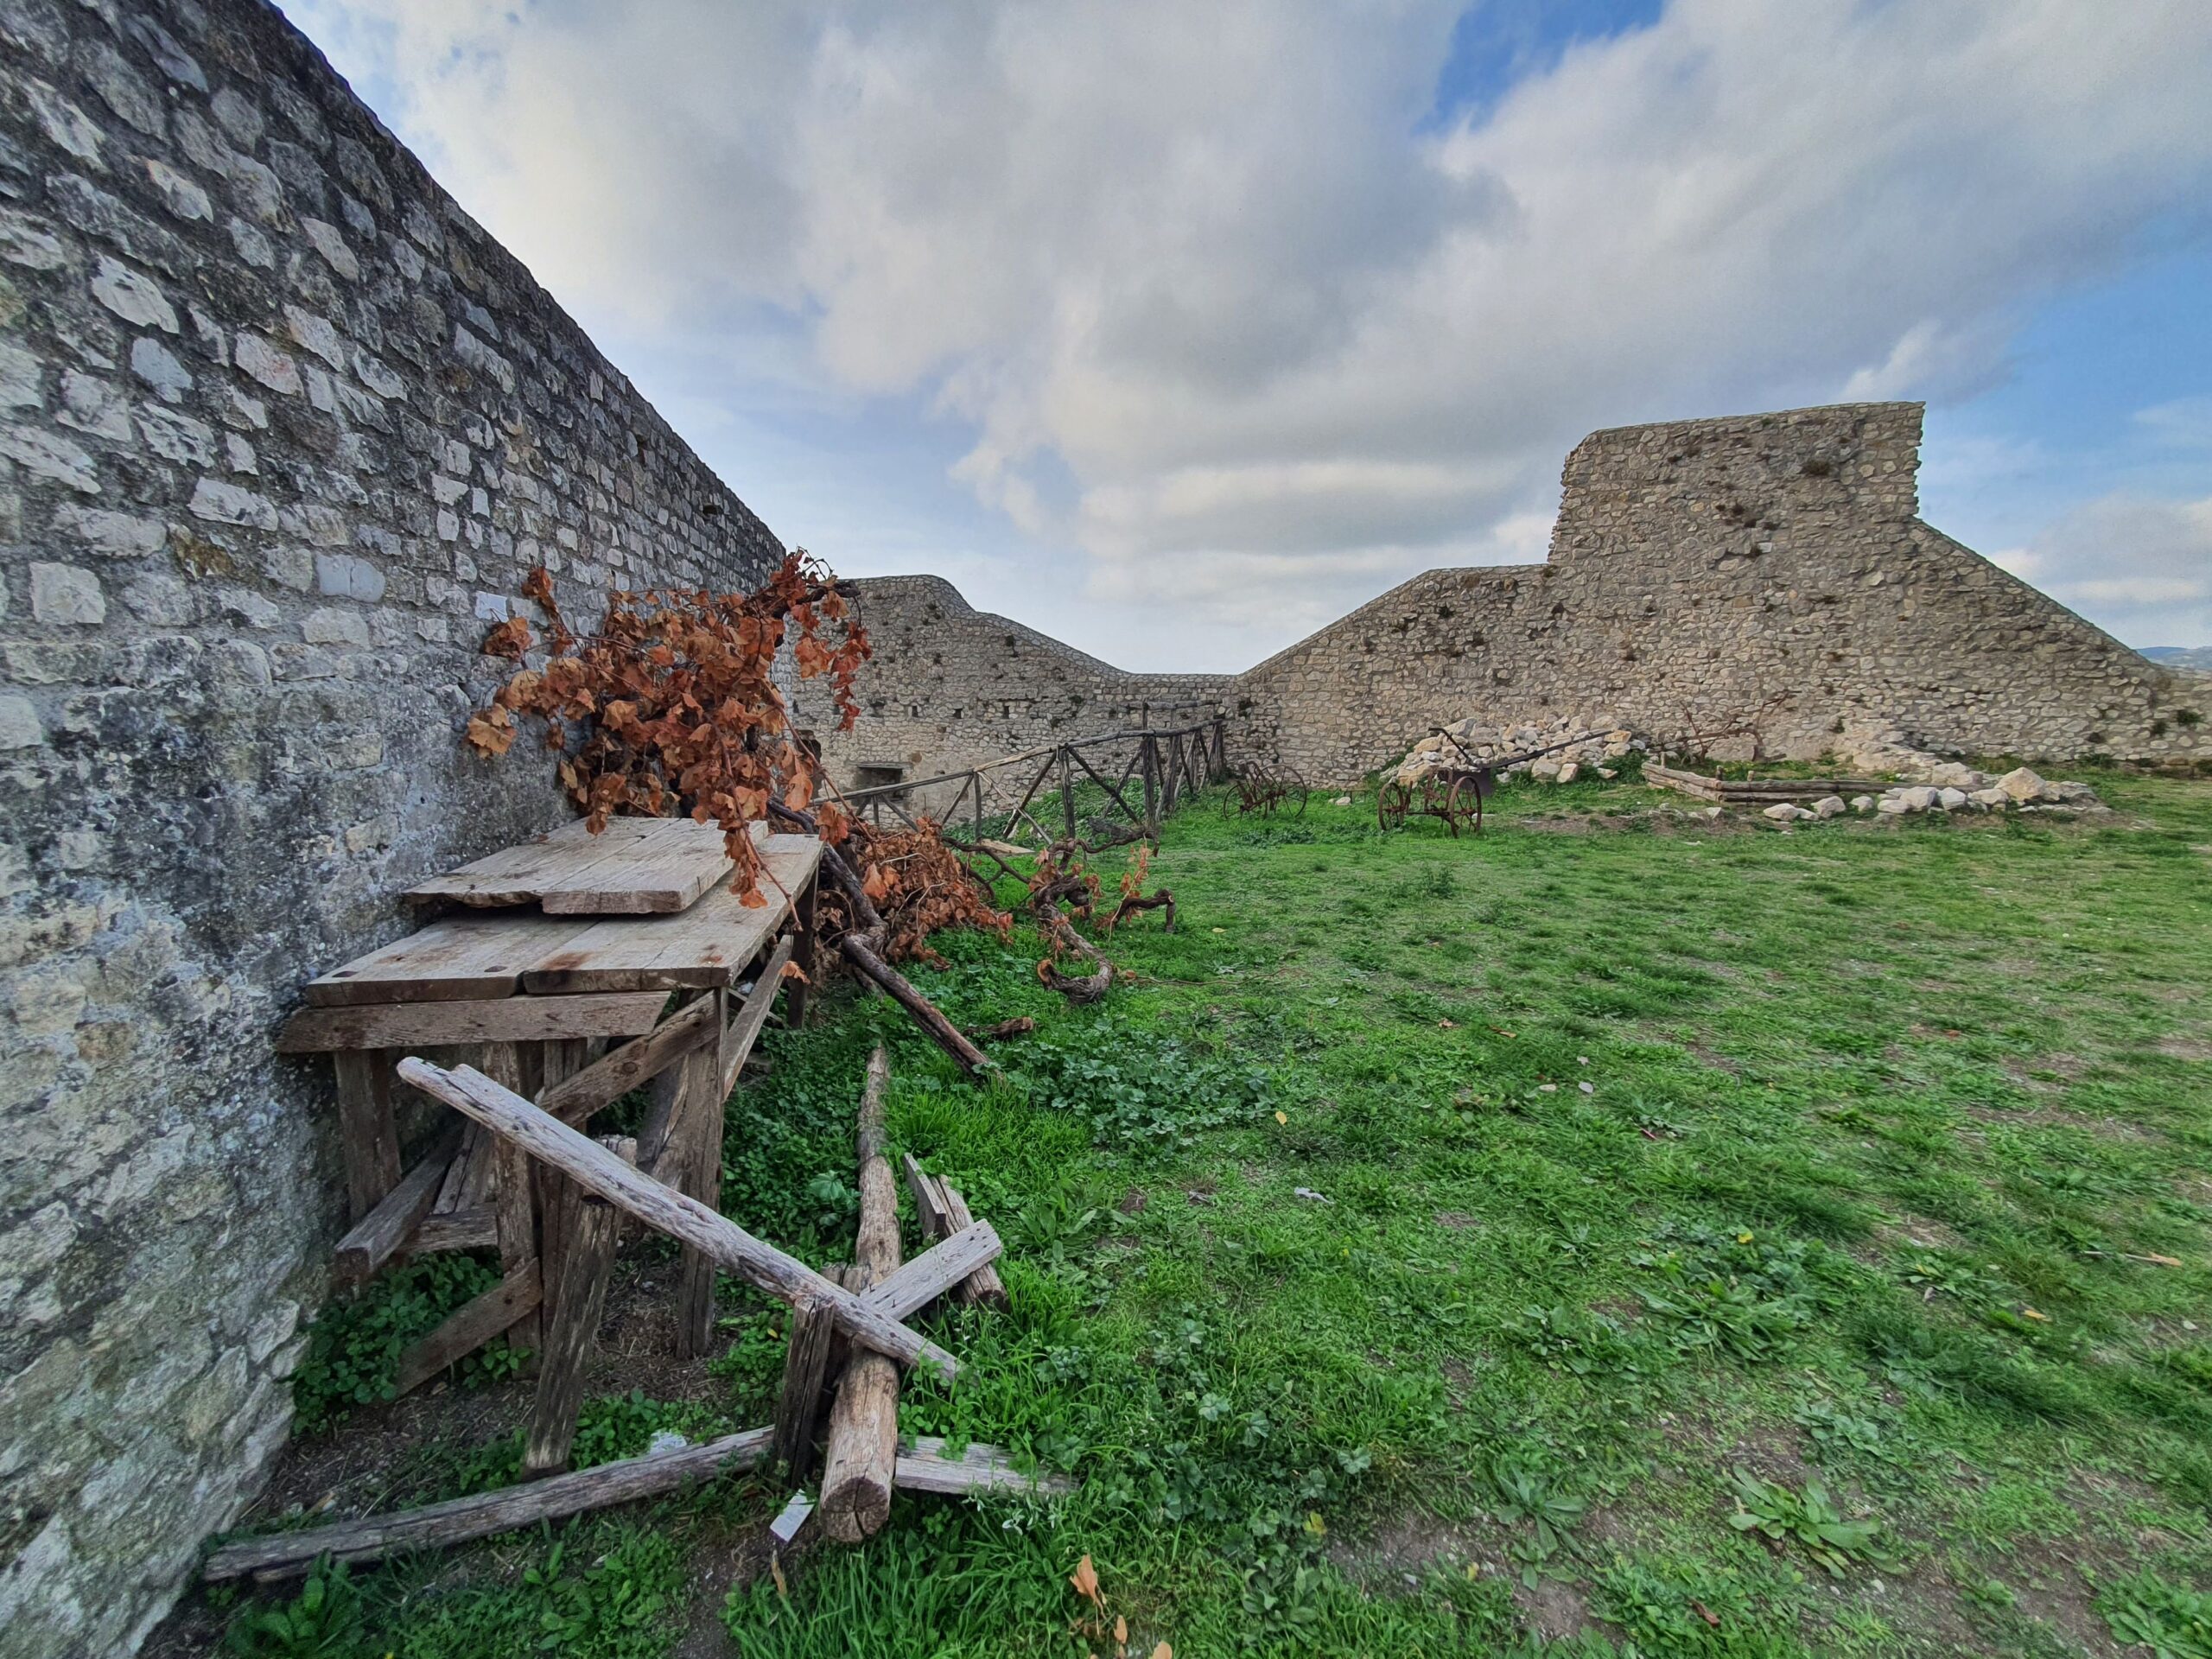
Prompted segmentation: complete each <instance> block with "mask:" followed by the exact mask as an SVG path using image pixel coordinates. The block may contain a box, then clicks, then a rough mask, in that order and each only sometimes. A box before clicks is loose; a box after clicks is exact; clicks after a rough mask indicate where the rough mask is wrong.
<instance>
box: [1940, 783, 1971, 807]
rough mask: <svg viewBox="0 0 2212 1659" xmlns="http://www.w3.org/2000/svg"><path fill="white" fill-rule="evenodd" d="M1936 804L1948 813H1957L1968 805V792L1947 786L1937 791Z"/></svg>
mask: <svg viewBox="0 0 2212 1659" xmlns="http://www.w3.org/2000/svg"><path fill="white" fill-rule="evenodd" d="M1935 804H1936V805H1937V806H1940V807H1942V809H1943V810H1945V811H1946V812H1955V811H1957V810H1959V809H1960V808H1961V807H1962V806H1964V805H1965V804H1967V792H1966V791H1964V790H1963V789H1957V788H1954V787H1951V786H1949V785H1946V786H1945V787H1943V788H1942V789H1939V790H1937V791H1936V803H1935Z"/></svg>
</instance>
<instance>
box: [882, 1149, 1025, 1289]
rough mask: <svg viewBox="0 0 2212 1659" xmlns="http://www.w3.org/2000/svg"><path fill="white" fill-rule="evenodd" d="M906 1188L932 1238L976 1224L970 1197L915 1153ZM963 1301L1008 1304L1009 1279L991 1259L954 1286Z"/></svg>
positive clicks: (909, 1159) (925, 1231)
mask: <svg viewBox="0 0 2212 1659" xmlns="http://www.w3.org/2000/svg"><path fill="white" fill-rule="evenodd" d="M906 1190H907V1191H908V1192H911V1193H912V1194H913V1195H914V1211H915V1213H916V1214H917V1215H918V1216H919V1217H921V1223H922V1232H923V1234H924V1235H925V1236H927V1237H930V1238H938V1239H943V1238H950V1237H952V1236H954V1235H955V1234H957V1233H960V1232H963V1231H965V1230H967V1229H969V1228H970V1227H972V1226H974V1225H975V1224H976V1217H974V1216H973V1215H971V1214H970V1213H969V1209H968V1201H967V1199H965V1198H962V1197H961V1196H960V1194H959V1192H957V1191H956V1190H955V1189H954V1188H953V1187H952V1186H951V1185H949V1184H948V1183H947V1182H946V1181H945V1180H944V1178H943V1177H942V1176H938V1175H932V1174H931V1173H929V1172H928V1171H927V1170H925V1169H924V1168H923V1167H922V1166H921V1165H919V1164H918V1163H917V1162H915V1160H914V1154H912V1153H911V1152H910V1153H908V1154H906ZM955 1289H956V1291H957V1294H958V1295H959V1297H960V1300H962V1301H963V1302H967V1303H969V1304H970V1305H975V1304H988V1305H989V1306H993V1307H1000V1308H1002V1307H1004V1306H1006V1305H1007V1294H1006V1281H1004V1280H1002V1279H1001V1278H1000V1277H999V1275H998V1269H997V1268H994V1267H992V1266H990V1265H989V1264H988V1262H987V1263H985V1264H984V1265H983V1266H982V1267H980V1268H976V1271H975V1272H973V1273H971V1274H969V1275H968V1277H966V1278H965V1279H963V1280H962V1281H960V1283H959V1284H958V1285H957V1286H956V1287H955Z"/></svg>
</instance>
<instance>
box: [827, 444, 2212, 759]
mask: <svg viewBox="0 0 2212 1659" xmlns="http://www.w3.org/2000/svg"><path fill="white" fill-rule="evenodd" d="M1920 429H1921V406H1920V405H1919V404H1851V405H1844V406H1840V407H1835V408H1827V409H1810V410H1791V411H1789V412H1787V413H1783V414H1776V415H1754V416H1740V417H1735V418H1731V419H1725V420H1709V421H1681V422H1674V423H1666V424H1662V425H1656V426H1641V427H1626V428H1621V429H1615V430H1611V431H1605V432H1598V433H1593V434H1592V435H1591V436H1589V437H1588V438H1586V439H1584V440H1583V442H1581V443H1580V444H1578V445H1577V446H1576V447H1575V448H1574V451H1573V454H1570V455H1569V456H1568V457H1567V465H1566V469H1565V474H1564V478H1563V485H1564V488H1563V491H1562V494H1561V500H1560V514H1559V518H1558V522H1557V524H1556V526H1555V528H1554V531H1553V535H1552V544H1551V549H1550V554H1549V557H1548V559H1547V560H1546V561H1545V563H1541V564H1531V565H1510V566H1492V567H1484V568H1481V569H1452V570H1432V571H1428V572H1427V573H1425V574H1423V575H1419V576H1415V577H1414V578H1413V579H1412V580H1411V581H1409V582H1405V583H1403V584H1402V585H1401V586H1399V587H1397V588H1393V589H1392V590H1391V591H1390V592H1389V593H1387V594H1383V596H1382V597H1380V598H1379V599H1376V600H1374V601H1371V602H1370V603H1369V604H1367V605H1364V606H1362V607H1360V608H1359V609H1358V610H1357V611H1354V612H1353V613H1351V614H1350V615H1349V616H1346V617H1344V618H1343V619H1341V620H1338V621H1337V622H1334V623H1332V624H1331V625H1330V626H1328V627H1326V628H1324V629H1322V630H1321V631H1320V632H1318V633H1316V634H1314V635H1313V636H1312V637H1311V638H1309V639H1304V640H1301V641H1300V642H1299V643H1298V644H1297V645H1293V646H1291V647H1289V648H1288V649H1287V650H1286V651H1283V652H1280V653H1278V654H1277V655H1276V656H1274V657H1272V658H1268V660H1267V661H1266V662H1264V663H1262V664H1259V665H1258V666H1257V667H1255V668H1254V669H1251V670H1249V671H1247V672H1246V673H1243V674H1242V675H1238V676H1236V677H1234V679H1233V680H1231V681H1230V682H1228V683H1226V684H1225V685H1224V684H1223V683H1221V682H1218V681H1212V682H1209V684H1210V687H1211V690H1210V693H1209V694H1210V695H1215V696H1221V697H1223V699H1224V703H1225V706H1226V707H1227V709H1228V710H1229V712H1230V717H1231V721H1232V724H1231V728H1230V734H1231V747H1232V751H1234V750H1236V749H1240V748H1241V749H1243V750H1244V751H1246V752H1248V753H1250V752H1255V753H1262V754H1267V755H1270V756H1274V757H1278V758H1280V759H1281V760H1287V761H1288V762H1290V763H1291V764H1292V765H1293V766H1295V767H1296V768H1297V769H1298V770H1299V771H1300V772H1302V773H1303V774H1304V775H1305V776H1306V778H1307V779H1309V780H1310V781H1312V782H1314V783H1317V784H1321V783H1327V784H1336V783H1349V782H1351V781H1354V780H1356V779H1358V778H1359V777H1360V776H1361V775H1362V774H1363V773H1364V772H1370V771H1371V770H1373V769H1375V768H1376V767H1379V766H1384V765H1386V764H1388V763H1389V762H1390V761H1392V760H1395V759H1396V758H1397V757H1398V756H1400V755H1402V754H1403V753H1405V752H1406V750H1407V749H1408V747H1410V745H1411V744H1412V742H1413V741H1414V740H1416V739H1417V738H1419V737H1421V735H1422V734H1425V733H1426V732H1427V729H1428V728H1430V727H1431V726H1432V725H1436V724H1440V723H1443V722H1446V721H1453V720H1458V719H1460V718H1462V717H1465V716H1470V715H1471V716H1475V717H1477V718H1478V719H1481V720H1484V721H1490V722H1497V721H1527V720H1532V719H1535V718H1538V717H1539V716H1553V715H1562V714H1570V713H1572V714H1579V715H1584V716H1586V717H1587V718H1590V719H1592V720H1597V721H1598V722H1599V724H1602V725H1605V726H1611V725H1614V724H1617V723H1628V724H1631V725H1634V726H1636V727H1637V728H1638V729H1641V730H1645V731H1651V732H1656V733H1662V734H1669V735H1670V736H1674V737H1676V738H1688V739H1691V740H1694V741H1708V742H1710V743H1711V744H1712V745H1713V747H1716V748H1718V749H1722V750H1726V748H1728V747H1738V746H1740V747H1749V746H1750V745H1751V743H1752V742H1754V741H1756V742H1757V743H1758V745H1759V746H1760V747H1761V750H1762V752H1763V753H1782V754H1802V755H1818V754H1820V753H1824V752H1826V751H1828V750H1831V749H1834V750H1838V751H1848V750H1850V749H1852V748H1853V747H1863V746H1864V745H1865V744H1866V743H1867V742H1868V741H1872V740H1874V739H1877V738H1878V737H1880V736H1881V735H1883V734H1891V733H1894V734H1897V735H1898V736H1900V737H1902V738H1903V739H1904V740H1905V741H1909V742H1910V743H1912V744H1914V745H1916V746H1917V747H1925V748H1933V749H1937V750H1941V751H1945V752H1955V753H1969V754H1975V755H2000V754H2018V755H2022V756H2025V757H2029V758H2034V759H2049V760H2061V759H2068V758H2072V757H2075V756H2079V755H2082V754H2084V753H2108V754H2113V755H2117V756H2120V757H2122V758H2126V759H2132V760H2146V761H2154V762H2177V761H2190V760H2200V759H2212V728H2208V727H2207V725H2206V724H2204V723H2203V722H2202V721H2200V720H2198V719H2196V715H2197V714H2199V713H2200V712H2212V709H2206V708H2205V704H2206V702H2207V699H2206V698H2205V696H2204V694H2203V682H2202V680H2201V679H2199V678H2196V677H2190V676H2186V675H2181V674H2177V673H2176V672H2174V671H2170V670H2166V669H2162V668H2160V667H2158V665H2156V664H2152V663H2151V662H2150V661H2148V660H2147V659H2145V658H2143V657H2140V656H2139V655H2138V654H2137V653H2135V652H2133V651H2130V650H2129V649H2128V648H2127V647H2126V646H2125V645H2120V643H2119V642H2118V641H2117V640H2114V639H2112V638H2111V636H2109V635H2107V634H2106V633H2104V632H2102V631H2101V630H2100V629H2097V628H2095V627H2093V626H2090V625H2089V624H2088V623H2087V622H2085V621H2083V620H2082V619H2081V618H2080V617H2078V616H2075V614H2074V613H2072V612H2070V611H2068V610H2066V609H2065V608H2064V607H2062V606H2060V605H2058V604H2057V603H2056V602H2055V601H2052V600H2050V599H2049V598H2048V597H2046V596H2045V595H2044V594H2040V593H2038V592H2037V591H2036V590H2035V589H2034V588H2031V587H2029V586H2028V585H2027V584H2026V583H2024V582H2020V581H2018V579H2017V578H2015V577H2012V576H2011V575H2007V574H2005V572H2004V571H2002V570H2000V569H1998V568H1997V567H1996V566H1995V565H1993V564H1991V563H1988V562H1987V561H1986V560H1985V559H1983V558H1981V557H1980V556H1977V555H1976V554H1974V553H1973V552H1971V551H1969V550H1967V549H1966V548H1964V547H1961V545H1960V544H1959V543H1956V542H1955V541H1953V540H1951V539H1950V538H1949V537H1947V536H1944V535H1943V534H1942V533H1941V532H1940V531H1936V530H1933V529H1931V528H1929V526H1928V525H1927V524H1923V523H1922V522H1921V521H1920V519H1919V518H1918V517H1917V512H1918V502H1917V499H1916V485H1915V478H1916V472H1917V469H1918V465H1919V447H1920ZM903 580H909V581H911V580H914V579H903ZM938 588H942V584H938ZM915 591H918V590H915ZM943 591H944V593H946V594H949V593H950V590H949V589H945V590H943ZM954 601H955V602H956V603H957V596H954ZM937 603H938V607H939V608H940V609H949V608H950V607H948V606H947V605H946V604H945V601H944V600H943V599H942V598H940V599H938V601H937ZM910 608H911V607H908V606H906V605H903V604H902V606H901V608H900V610H899V614H900V616H901V618H902V619H906V620H910V621H911V624H912V626H911V627H910V632H912V635H913V637H914V638H915V639H923V638H924V637H925V626H924V624H925V621H926V619H925V618H920V617H913V618H911V619H910V618H909V617H908V612H909V609H910ZM959 609H960V611H962V612H963V613H964V612H965V611H966V607H965V606H964V605H961V606H959ZM1007 626H1008V627H1009V628H1010V627H1011V626H1012V625H1007ZM1033 639H1034V636H1030V637H1029V638H1028V639H1025V640H1024V642H1023V643H1024V649H1023V651H1022V652H1021V653H1020V655H1019V656H1016V655H1014V653H1012V652H1008V653H1007V656H1006V658H1005V659H1004V660H1003V661H1001V662H999V663H996V664H993V663H991V662H989V661H988V660H985V661H983V662H982V663H976V662H975V661H972V660H970V658H969V654H966V653H963V656H962V657H961V658H959V662H960V667H959V671H958V684H959V686H960V688H961V690H960V691H958V692H955V693H954V694H953V695H950V696H944V695H943V693H944V691H946V690H950V686H951V683H952V678H951V676H950V672H949V671H948V669H947V668H946V667H945V666H944V665H941V664H939V663H938V662H937V661H936V660H934V657H933V654H932V653H933V651H934V647H933V646H932V647H931V650H930V651H926V652H915V651H912V650H910V651H906V652H901V653H899V654H898V655H895V656H893V657H891V658H887V659H886V661H885V662H883V663H882V664H879V665H878V672H877V673H876V674H875V675H874V677H872V678H871V679H870V681H869V683H868V696H869V708H870V710H871V713H873V711H874V709H876V708H878V707H881V708H885V709H889V710H891V711H893V715H892V717H891V721H890V723H889V724H887V726H886V727H885V728H882V729H883V731H884V737H883V738H882V739H879V736H878V731H879V728H877V727H876V726H875V725H874V724H873V723H872V721H870V720H868V719H864V720H863V721H862V723H861V728H860V729H859V731H858V732H857V733H856V734H855V738H856V740H857V741H858V745H859V746H860V747H868V745H869V744H870V743H872V742H878V741H885V742H887V741H888V739H889V734H890V732H891V731H892V730H893V728H895V729H896V731H897V734H898V739H897V747H899V748H900V749H901V751H902V753H906V755H907V757H908V758H909V760H911V763H912V765H914V766H918V767H922V768H924V769H931V770H933V769H935V765H934V763H935V760H937V759H938V757H940V756H943V755H949V754H952V753H959V754H962V755H963V756H967V755H972V754H974V753H978V752H980V751H982V750H984V749H988V748H992V747H1003V746H996V745H995V743H994V734H993V732H992V731H991V729H990V728H989V727H988V722H982V723H979V722H978V721H977V720H976V713H975V710H976V706H977V705H976V702H975V700H974V699H973V698H972V697H970V696H967V695H965V690H966V688H967V687H969V686H970V685H974V684H978V683H990V684H992V685H994V686H995V687H996V688H998V690H999V692H1000V701H999V703H998V705H997V706H999V707H1006V706H1014V705H1015V704H1016V702H1017V698H1018V695H1019V694H1020V693H1021V692H1022V691H1024V690H1029V689H1031V688H1033V687H1038V688H1046V687H1049V686H1050V685H1051V684H1052V683H1053V680H1052V677H1050V676H1040V675H1039V674H1038V673H1037V672H1036V671H1035V667H1034V665H1035V664H1039V663H1041V662H1044V661H1046V660H1048V659H1046V657H1045V655H1044V653H1042V652H1039V650H1038V649H1037V647H1036V646H1035V645H1033V644H1032V643H1031V640H1033ZM990 645H991V640H990V639H989V638H988V637H983V636H982V635H978V636H977V637H976V639H975V640H974V649H975V650H976V651H981V652H986V653H988V649H989V647H990ZM1061 649H1062V650H1063V651H1065V648H1064V647H1063V648H1061ZM1070 654H1072V653H1070ZM952 660H953V659H952V658H947V659H946V661H947V663H948V664H949V663H950V662H951V661H952ZM1081 660H1082V661H1084V663H1086V664H1088V663H1090V659H1089V658H1083V659H1081ZM1154 679H1155V677H1150V676H1120V677H1118V679H1117V681H1116V683H1117V684H1119V685H1121V686H1122V687H1123V688H1124V690H1123V693H1122V695H1123V696H1125V697H1126V696H1142V695H1145V691H1144V687H1145V686H1146V684H1147V683H1150V682H1153V681H1154ZM902 705H904V706H905V707H906V708H908V709H912V708H917V707H919V708H931V709H938V717H937V721H936V722H935V724H934V725H931V724H930V723H928V722H921V723H919V724H918V723H917V722H915V721H912V720H906V721H903V722H902V721H899V720H898V718H897V711H899V709H900V708H901V706H902ZM1600 716H1602V717H1603V718H1602V719H1600V718H1599V717H1600ZM963 764H964V762H963Z"/></svg>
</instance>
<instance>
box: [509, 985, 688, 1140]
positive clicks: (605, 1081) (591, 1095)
mask: <svg viewBox="0 0 2212 1659" xmlns="http://www.w3.org/2000/svg"><path fill="white" fill-rule="evenodd" d="M651 995H652V996H653V999H654V1005H655V1006H656V1007H658V1006H659V1005H660V1004H662V1003H664V1002H665V1001H667V1000H668V999H667V998H666V996H664V995H661V994H660V993H658V992H654V993H652V994H651ZM518 1000H520V1001H539V1000H541V999H538V998H535V997H529V998H522V999H518ZM543 1000H544V1001H554V1000H556V999H553V998H545V999H543ZM558 1000H560V1001H569V1000H570V999H568V998H561V999H558ZM575 1000H576V1001H582V998H577V999H575ZM714 1037H715V1007H714V999H713V998H712V997H710V996H709V997H702V998H700V999H699V1001H696V1002H694V1003H693V1004H692V1005H691V1006H690V1007H688V1008H683V1009H679V1010H678V1011H677V1013H676V1014H672V1015H671V1016H670V1017H669V1018H668V1019H667V1020H664V1021H662V1023H661V1024H660V1025H658V1026H657V1027H653V1028H652V1030H650V1031H648V1032H647V1033H645V1035H644V1036H642V1037H640V1038H639V1039H638V1040H637V1041H635V1042H633V1043H625V1044H624V1045H623V1046H621V1047H620V1048H618V1049H616V1050H615V1051H614V1052H613V1053H611V1054H608V1055H607V1056H605V1057H604V1058H601V1059H598V1060H594V1062H593V1063H592V1064H591V1065H588V1066H586V1067H585V1068H584V1069H583V1070H582V1071H579V1072H577V1073H576V1075H575V1076H574V1077H569V1078H568V1079H567V1080H566V1081H564V1082H562V1083H557V1084H554V1086H553V1087H552V1088H550V1089H548V1090H545V1091H544V1092H543V1094H541V1095H540V1096H538V1098H537V1103H538V1105H539V1106H540V1107H542V1108H543V1109H544V1110H546V1111H549V1112H550V1113H552V1114H553V1116H556V1117H557V1118H559V1119H560V1120H561V1121H562V1122H563V1123H569V1124H581V1123H582V1122H585V1121H586V1120H587V1119H588V1118H589V1117H590V1116H591V1115H592V1114H593V1113H594V1112H595V1111H598V1110H599V1109H601V1107H603V1106H607V1105H609V1104H611V1103H613V1102H614V1101H616V1100H619V1099H620V1098H621V1097H622V1096H624V1095H626V1094H628V1093H629V1092H630V1090H632V1089H635V1088H636V1087H637V1086H638V1085H639V1084H641V1083H645V1082H647V1081H649V1080H650V1079H652V1078H653V1077H658V1076H659V1075H660V1073H661V1072H663V1071H666V1070H667V1069H668V1068H669V1066H671V1065H673V1064H674V1063H675V1062H676V1061H677V1060H679V1059H681V1058H683V1056H684V1055H686V1054H689V1053H690V1052H691V1051H692V1050H693V1049H695V1048H696V1047H697V1046H699V1045H700V1044H701V1043H704V1042H710V1041H712V1040H713V1039H714Z"/></svg>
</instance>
